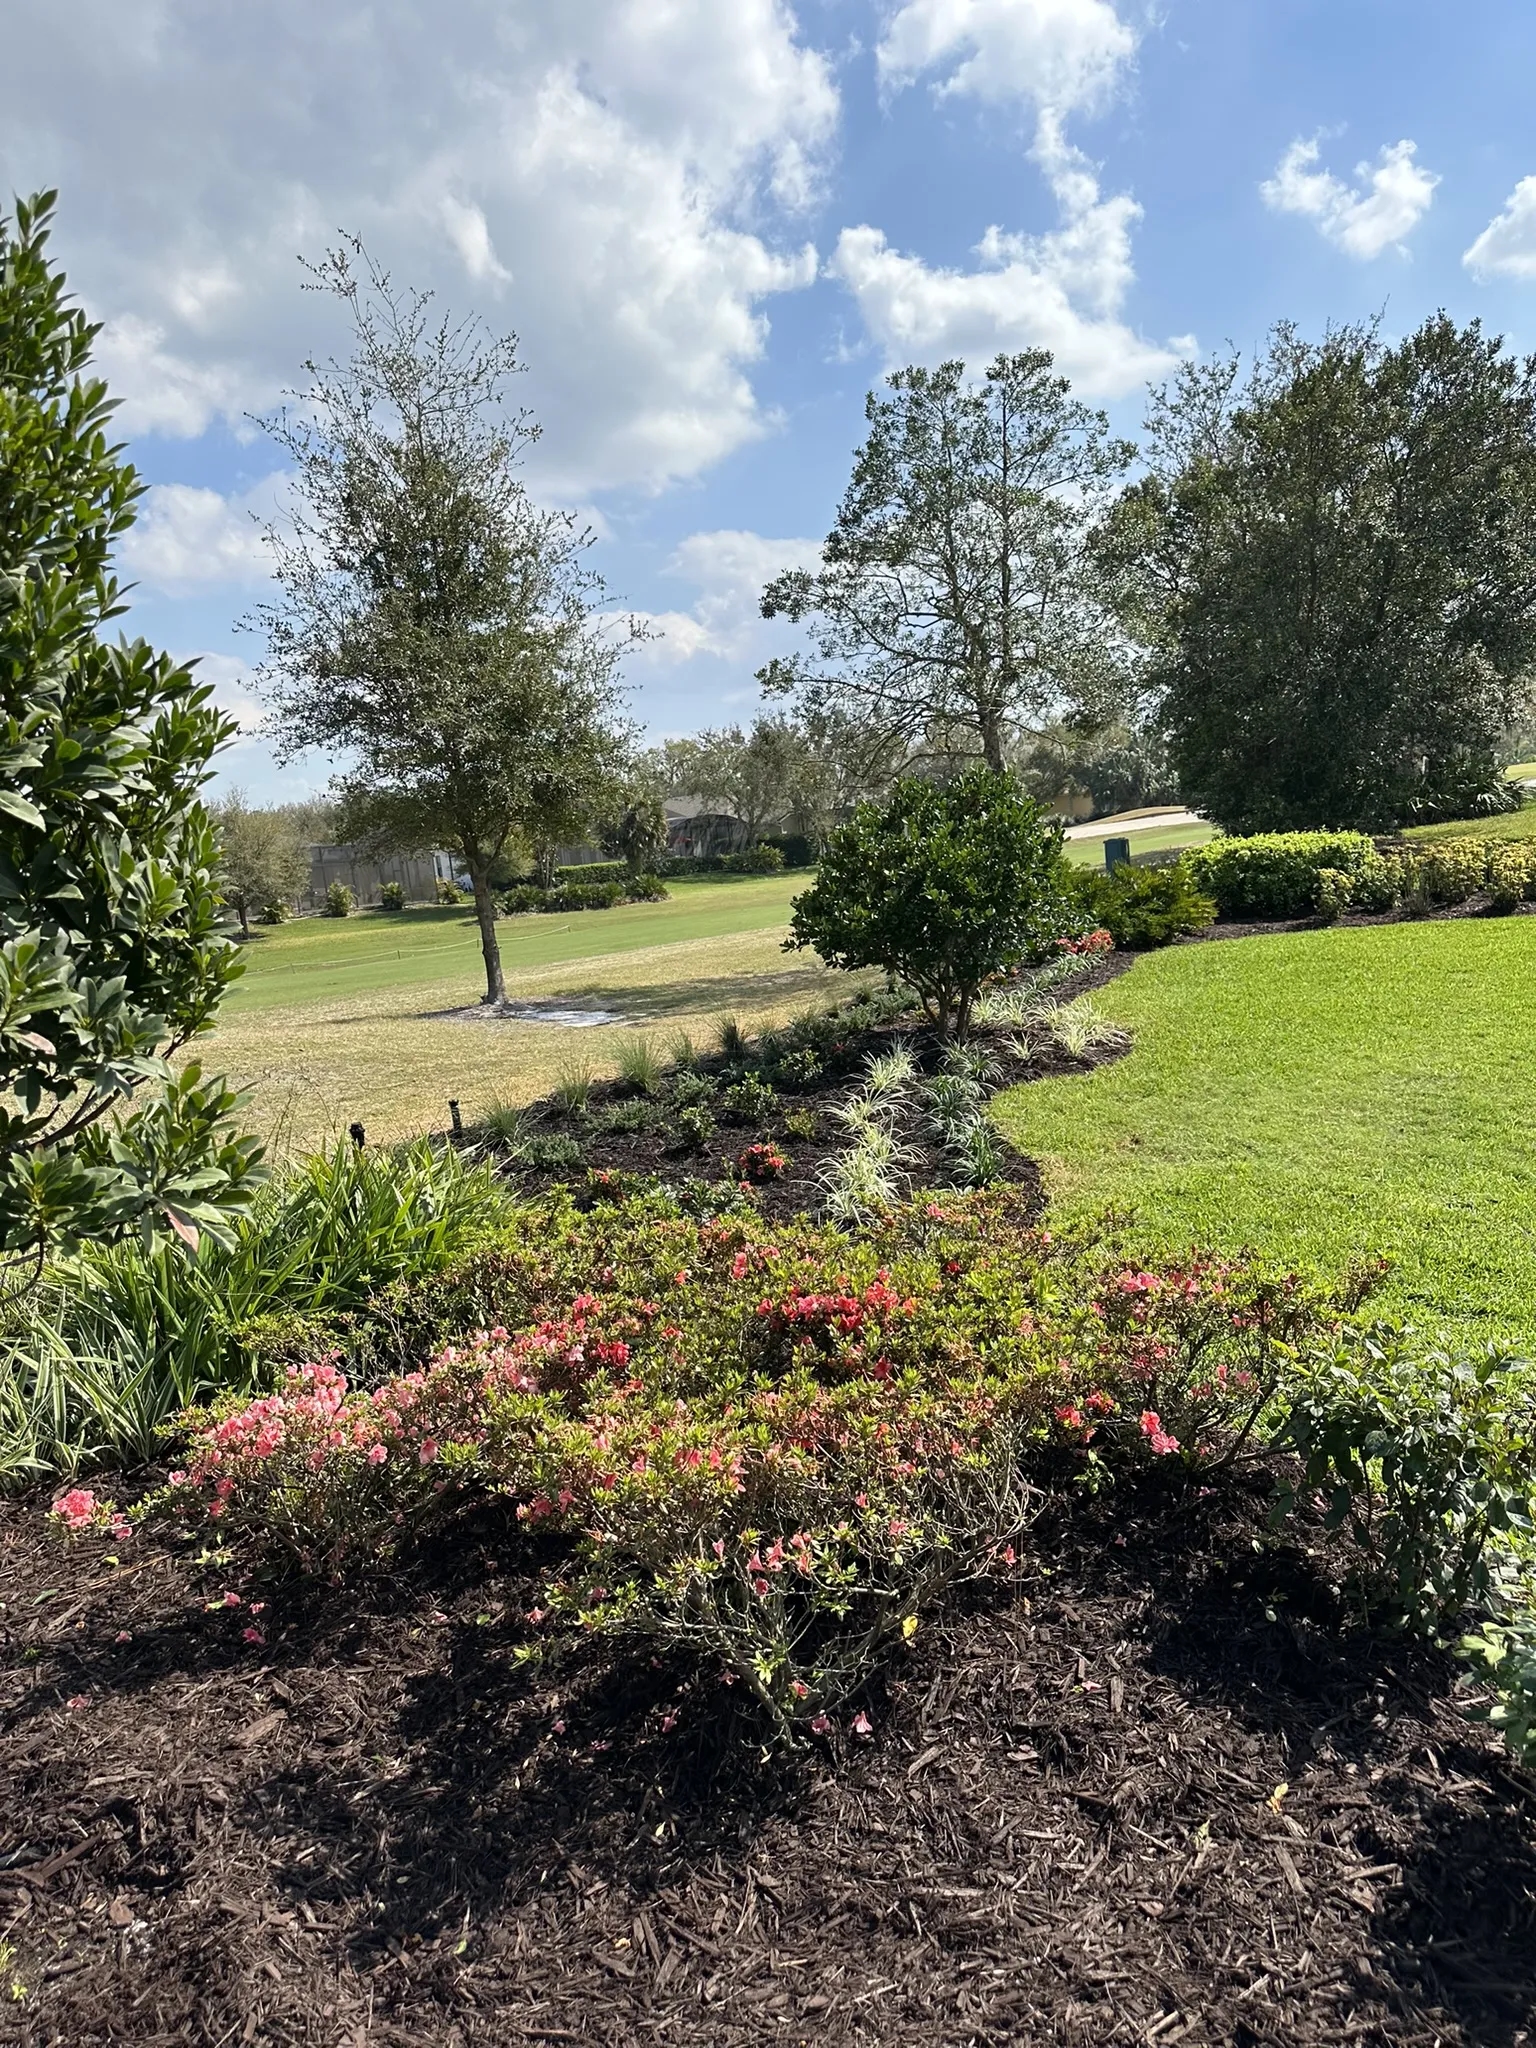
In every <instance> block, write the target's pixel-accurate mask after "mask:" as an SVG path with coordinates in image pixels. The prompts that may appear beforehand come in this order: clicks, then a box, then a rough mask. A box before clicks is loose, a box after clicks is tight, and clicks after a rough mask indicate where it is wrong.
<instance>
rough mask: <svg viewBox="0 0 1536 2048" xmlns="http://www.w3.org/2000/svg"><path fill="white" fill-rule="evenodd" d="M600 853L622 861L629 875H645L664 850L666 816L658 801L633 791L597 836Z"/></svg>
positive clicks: (665, 845) (665, 844) (658, 798)
mask: <svg viewBox="0 0 1536 2048" xmlns="http://www.w3.org/2000/svg"><path fill="white" fill-rule="evenodd" d="M599 838H600V839H601V841H602V847H603V851H604V853H607V854H611V855H612V857H613V858H614V859H615V860H621V861H623V863H624V865H625V867H627V868H628V869H629V872H630V873H631V875H643V874H648V873H649V872H650V871H651V870H652V869H653V868H654V867H655V865H656V863H657V861H658V860H660V859H661V857H662V855H663V854H664V853H665V852H666V850H667V813H666V807H665V805H664V804H663V803H662V801H661V799H660V797H657V796H651V795H648V794H647V793H646V792H644V791H635V792H632V793H629V794H627V795H626V797H625V799H624V807H623V809H622V810H621V811H620V812H619V813H618V815H617V816H616V817H614V818H611V819H609V821H608V822H607V823H606V824H605V825H604V826H603V827H602V830H601V832H600V833H599Z"/></svg>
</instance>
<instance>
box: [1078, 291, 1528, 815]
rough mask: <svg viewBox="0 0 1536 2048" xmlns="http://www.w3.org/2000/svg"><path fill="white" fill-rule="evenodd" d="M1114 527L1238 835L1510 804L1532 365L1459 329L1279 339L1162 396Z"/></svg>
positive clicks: (1182, 380)
mask: <svg viewBox="0 0 1536 2048" xmlns="http://www.w3.org/2000/svg"><path fill="white" fill-rule="evenodd" d="M1147 430H1148V436H1149V443H1148V448H1147V451H1146V455H1147V464H1148V473H1147V474H1146V476H1145V477H1144V478H1143V479H1141V480H1140V481H1138V482H1137V483H1136V484H1134V485H1133V486H1131V488H1130V489H1129V490H1128V491H1127V492H1126V493H1125V494H1124V496H1123V497H1122V499H1121V501H1120V502H1119V504H1118V505H1117V506H1116V507H1115V510H1114V512H1113V514H1112V516H1111V517H1110V518H1109V519H1108V520H1107V522H1106V524H1105V527H1104V529H1103V532H1102V535H1101V559H1102V560H1104V562H1105V563H1106V566H1108V567H1110V568H1113V569H1115V570H1116V571H1118V573H1120V575H1121V576H1122V577H1123V579H1124V580H1123V582H1122V585H1121V588H1122V594H1123V597H1124V601H1125V616H1126V617H1127V619H1128V621H1129V622H1130V623H1131V625H1132V628H1133V630H1134V631H1135V632H1136V633H1137V634H1138V635H1139V637H1140V638H1141V640H1142V641H1143V643H1144V645H1145V646H1146V648H1147V650H1148V659H1147V668H1146V674H1145V678H1144V680H1145V683H1146V686H1147V688H1148V690H1149V692H1150V693H1151V695H1152V697H1153V699H1154V700H1155V702H1156V703H1157V704H1158V705H1159V707H1160V717H1161V720H1162V724H1163V727H1164V730H1165V731H1166V734H1167V736H1168V740H1169V743H1170V748H1171V754H1172V762H1173V766H1174V769H1175V772H1176V773H1177V776H1178V779H1179V783H1180V786H1181V788H1182V791H1183V794H1184V796H1185V798H1186V800H1187V801H1188V802H1190V803H1192V804H1195V805H1197V806H1198V807H1199V808H1201V809H1202V810H1204V811H1205V812H1206V813H1207V814H1208V815H1209V816H1210V817H1211V818H1212V819H1214V820H1215V821H1216V822H1217V823H1219V824H1221V825H1223V826H1225V827H1226V828H1227V829H1229V830H1232V831H1245V832H1252V831H1270V830H1287V829H1291V828H1296V827H1309V826H1338V827H1344V826H1352V827H1357V828H1360V829H1364V830H1381V829H1384V828H1388V827H1392V826H1396V825H1399V824H1401V823H1403V822H1404V821H1406V820H1408V819H1413V818H1432V817H1435V816H1438V815H1446V816H1466V815H1467V814H1468V812H1469V811H1470V810H1473V809H1476V808H1477V807H1479V806H1480V805H1481V806H1487V805H1493V806H1497V805H1498V804H1500V803H1502V802H1503V801H1504V800H1505V799H1504V797H1503V795H1502V791H1501V788H1500V785H1499V782H1498V778H1497V775H1496V755H1497V748H1498V740H1499V736H1500V734H1501V732H1502V731H1503V730H1504V728H1505V727H1506V726H1507V725H1508V724H1509V722H1510V719H1511V717H1512V715H1513V714H1514V712H1515V711H1516V710H1517V708H1518V706H1519V703H1520V700H1521V698H1522V696H1523V694H1524V690H1525V686H1526V678H1527V677H1528V676H1529V675H1530V674H1531V672H1532V668H1533V664H1536V359H1533V360H1532V361H1527V362H1524V363H1522V362H1520V361H1519V360H1518V359H1516V358H1515V357H1514V356H1512V355H1511V354H1509V353H1508V352H1507V351H1506V350H1505V348H1504V346H1503V344H1502V342H1501V341H1500V340H1499V339H1498V338H1496V337H1491V336H1488V335H1485V334H1484V333H1483V331H1482V329H1481V327H1480V326H1479V324H1478V323H1477V322H1476V321H1474V322H1472V323H1471V324H1470V325H1469V326H1466V327H1461V328H1458V327H1457V326H1456V325H1455V324H1454V323H1453V322H1452V321H1451V320H1449V319H1448V318H1446V317H1445V316H1444V315H1443V314H1442V315H1439V316H1437V317H1435V318H1433V319H1431V320H1427V321H1426V322H1425V323H1424V324H1423V326H1421V327H1420V328H1419V330H1418V331H1417V332H1416V333H1414V334H1411V335H1409V336H1408V337H1407V338H1406V339H1405V340H1404V341H1402V342H1400V343H1399V344H1397V345H1396V346H1395V347H1389V346H1387V345H1386V344H1385V343H1384V342H1383V340H1382V339H1381V337H1380V335H1379V333H1378V332H1377V330H1376V329H1375V328H1374V327H1346V328H1339V329H1336V330H1334V331H1332V332H1330V333H1329V334H1327V335H1326V336H1324V338H1323V339H1322V340H1321V341H1317V342H1308V341H1305V340H1303V339H1302V338H1300V337H1299V336H1298V335H1297V334H1296V332H1295V331H1294V330H1293V329H1291V328H1288V327H1281V328H1279V329H1277V330H1276V331H1275V333H1274V334H1273V335H1272V336H1271V338H1270V340H1269V343H1268V345H1267V347H1266V349H1265V350H1264V352H1263V353H1262V354H1261V356H1260V357H1259V359H1258V360H1257V362H1255V363H1254V365H1253V366H1252V368H1251V369H1250V371H1249V372H1248V374H1247V376H1246V378H1245V377H1244V376H1243V374H1242V368H1241V365H1240V363H1239V361H1238V359H1237V358H1236V357H1235V356H1233V357H1228V358H1226V359H1223V360H1219V361H1216V362H1213V363H1207V364H1203V365H1194V364H1191V365H1187V366H1186V367H1185V368H1184V369H1182V370H1181V371H1180V373H1179V374H1178V376H1177V377H1176V378H1175V380H1174V382H1173V383H1172V384H1171V385H1170V386H1167V387H1165V388H1163V389H1162V390H1160V391H1158V392H1156V393H1154V395H1153V402H1152V407H1151V412H1150V416H1149V419H1148V422H1147Z"/></svg>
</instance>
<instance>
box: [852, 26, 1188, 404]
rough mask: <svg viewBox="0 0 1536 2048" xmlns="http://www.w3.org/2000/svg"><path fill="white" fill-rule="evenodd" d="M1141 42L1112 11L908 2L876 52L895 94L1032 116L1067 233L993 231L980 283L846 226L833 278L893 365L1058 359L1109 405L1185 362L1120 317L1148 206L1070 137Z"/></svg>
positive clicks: (972, 275)
mask: <svg viewBox="0 0 1536 2048" xmlns="http://www.w3.org/2000/svg"><path fill="white" fill-rule="evenodd" d="M1136 41H1137V38H1136V32H1135V30H1134V29H1133V28H1132V27H1131V26H1130V25H1129V24H1128V23H1127V22H1125V21H1123V20H1122V19H1121V17H1120V15H1119V14H1118V13H1117V11H1116V9H1115V7H1114V6H1113V5H1112V4H1111V0H902V4H901V5H899V6H898V7H897V8H896V9H895V11H894V12H893V13H892V14H891V16H890V18H889V19H888V21H887V24H886V29H885V33H884V36H883V37H882V39H881V42H880V46H879V52H878V58H879V67H880V75H881V78H882V80H883V81H884V82H885V83H886V84H887V85H889V86H892V87H900V86H904V85H910V84H912V83H913V82H915V81H916V80H917V79H918V78H920V77H922V76H923V75H924V74H926V73H937V74H938V86H937V90H938V91H939V93H940V94H941V95H951V94H957V93H969V94H971V95H972V96H973V97H975V98H977V99H980V100H983V101H990V102H994V103H1003V102H1009V101H1018V102H1023V103H1025V104H1026V105H1032V106H1033V107H1034V109H1035V113H1036V130H1035V142H1034V147H1033V149H1032V150H1031V155H1032V156H1033V158H1034V160H1035V162H1036V163H1037V164H1038V165H1039V167H1040V169H1041V170H1042V171H1043V173H1044V174H1045V178H1046V182H1047V184H1048V185H1049V186H1050V188H1051V191H1052V194H1053V195H1054V197H1055V200H1056V205H1057V209H1058V213H1059V216H1060V225H1059V226H1058V227H1056V228H1054V229H1052V230H1050V231H1049V232H1047V233H1045V234H1041V235H1026V234H1019V233H1015V232H1012V231H1010V230H1008V229H1005V228H1002V227H999V226H997V225H993V226H991V227H989V228H988V229H987V230H986V232H985V233H984V234H983V236H982V238H981V240H980V241H979V242H978V243H977V245H976V249H975V254H976V256H977V257H978V259H979V263H978V267H977V268H976V269H974V270H956V269H947V268H940V267H937V266H934V265H931V264H928V263H926V262H925V261H924V260H923V259H922V258H921V257H920V256H915V255H909V254H907V253H906V252H905V251H903V250H900V249H894V248H892V247H891V245H890V243H889V242H888V241H887V240H886V237H885V235H884V233H883V232H882V231H881V230H880V229H879V228H876V227H871V226H868V225H867V224H866V225H861V226H859V227H852V228H845V229H844V230H843V232H842V234H841V236H840V237H839V239H838V243H837V247H836V249H835V251H834V253H833V256H832V260H831V264H830V268H831V271H832V274H833V275H834V276H835V277H839V278H841V280H842V281H843V283H844V284H845V285H846V286H847V287H848V289H849V291H850V292H851V293H852V294H853V296H854V298H855V299H856V300H857V302H858V306H859V310H860V312H861V313H862V315H863V318H864V324H865V326H866V328H867V329H868V331H869V332H870V334H871V335H872V336H873V337H874V339H875V341H876V343H877V344H878V345H879V346H880V348H881V349H882V350H883V352H884V354H885V357H886V360H887V362H889V363H893V364H894V363H906V362H913V361H927V362H935V361H938V360H939V359H940V358H943V357H947V356H965V357H967V358H968V359H970V360H971V361H973V362H974V361H977V360H978V359H981V360H984V359H985V358H987V357H989V356H992V355H995V354H996V353H997V352H998V350H999V349H1010V350H1011V349H1020V348H1044V349H1049V350H1050V352H1051V354H1052V355H1053V356H1055V357H1056V359H1057V362H1058V363H1059V364H1060V366H1061V368H1062V369H1063V370H1064V371H1065V373H1066V374H1067V375H1068V376H1069V377H1070V378H1071V379H1072V381H1073V382H1074V383H1075V384H1077V385H1078V386H1080V388H1081V389H1082V390H1083V391H1084V392H1085V393H1087V394H1088V395H1089V396H1094V397H1103V398H1110V397H1116V396H1118V395H1120V394H1121V393H1123V392H1126V391H1130V390H1133V389H1134V388H1135V387H1136V386H1137V385H1138V384H1141V383H1144V382H1145V381H1146V379H1147V378H1149V377H1156V376H1161V375H1162V374H1163V373H1164V372H1166V371H1167V370H1168V369H1170V368H1171V367H1172V365H1173V363H1174V362H1175V361H1176V360H1177V356H1178V354H1179V353H1182V352H1183V351H1181V350H1178V349H1174V348H1169V347H1163V346H1160V345H1158V344H1156V343H1151V342H1147V341H1145V340H1143V339H1142V337H1141V336H1140V335H1138V334H1137V333H1136V332H1135V331H1134V329H1132V328H1131V327H1130V326H1128V325H1127V324H1126V323H1125V321H1124V319H1123V318H1122V312H1123V308H1124V305H1125V301H1126V298H1127V296H1128V294H1129V292H1130V289H1131V287H1132V285H1133V284H1134V283H1135V275H1136V274H1135V267H1134V265H1133V262H1132V259H1131V230H1132V229H1133V228H1134V227H1135V225H1136V223H1137V222H1138V221H1139V220H1140V219H1141V208H1140V207H1139V206H1138V205H1137V203H1136V201H1135V200H1134V199H1132V198H1131V197H1130V195H1129V194H1128V193H1117V194H1114V195H1112V196H1111V197H1109V198H1104V197H1101V195H1100V190H1099V179H1098V174H1097V171H1096V168H1095V166H1094V165H1093V164H1091V163H1090V162H1089V161H1088V159H1087V158H1086V157H1085V156H1084V155H1083V154H1082V152H1081V151H1080V150H1078V149H1076V148H1074V147H1073V145H1072V144H1071V143H1070V142H1068V140H1067V137H1066V129H1065V122H1066V117H1067V115H1068V114H1070V113H1072V112H1074V111H1079V110H1084V109H1088V108H1092V107H1095V106H1098V105H1101V104H1102V103H1103V102H1104V101H1106V100H1107V99H1109V98H1110V97H1111V96H1112V95H1113V94H1114V92H1115V91H1116V90H1117V89H1118V88H1119V86H1120V85H1121V83H1122V81H1123V79H1124V76H1125V74H1126V71H1127V69H1128V67H1129V65H1130V63H1131V61H1132V59H1133V58H1134V57H1135V54H1136Z"/></svg>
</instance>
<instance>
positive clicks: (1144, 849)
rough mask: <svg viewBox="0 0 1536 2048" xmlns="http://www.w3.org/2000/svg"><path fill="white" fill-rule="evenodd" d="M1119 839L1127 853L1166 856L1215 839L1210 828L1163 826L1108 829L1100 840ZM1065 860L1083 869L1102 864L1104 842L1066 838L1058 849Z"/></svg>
mask: <svg viewBox="0 0 1536 2048" xmlns="http://www.w3.org/2000/svg"><path fill="white" fill-rule="evenodd" d="M1116 837H1122V838H1126V839H1129V840H1130V842H1131V852H1132V853H1133V854H1138V853H1166V852H1167V851H1168V850H1169V848H1171V847H1175V846H1177V847H1185V846H1204V844H1205V842H1206V841H1207V839H1214V838H1215V837H1216V827H1215V826H1214V825H1165V826H1164V827H1163V828H1162V830H1161V831H1159V832H1119V831H1117V828H1116V827H1114V826H1110V827H1109V828H1108V829H1107V831H1106V832H1105V835H1104V838H1107V839H1114V838H1116ZM1062 851H1063V853H1065V855H1066V856H1067V859H1068V860H1073V861H1077V862H1078V863H1079V864H1080V865H1082V866H1084V867H1096V868H1101V867H1103V865H1104V839H1069V840H1068V841H1067V842H1066V844H1065V845H1064V846H1063V848H1062Z"/></svg>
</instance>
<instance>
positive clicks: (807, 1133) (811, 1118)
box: [784, 1109, 821, 1142]
mask: <svg viewBox="0 0 1536 2048" xmlns="http://www.w3.org/2000/svg"><path fill="white" fill-rule="evenodd" d="M784 1128H785V1130H786V1131H788V1133H789V1135H790V1136H791V1137H792V1138H801V1139H804V1140H806V1141H807V1142H809V1141H810V1140H811V1139H812V1138H814V1137H815V1136H816V1133H817V1132H818V1131H819V1130H820V1129H821V1118H820V1117H819V1116H818V1115H817V1114H816V1112H815V1110H814V1109H792V1110H791V1111H790V1112H789V1114H788V1115H787V1116H786V1117H785V1119H784Z"/></svg>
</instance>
